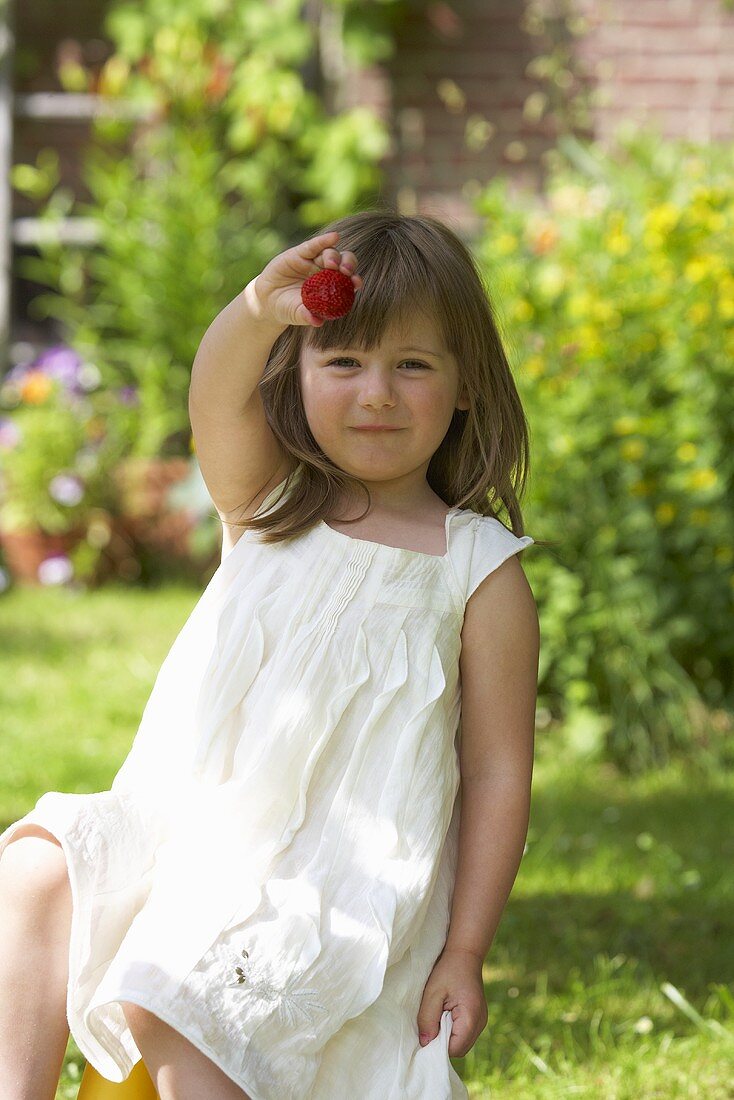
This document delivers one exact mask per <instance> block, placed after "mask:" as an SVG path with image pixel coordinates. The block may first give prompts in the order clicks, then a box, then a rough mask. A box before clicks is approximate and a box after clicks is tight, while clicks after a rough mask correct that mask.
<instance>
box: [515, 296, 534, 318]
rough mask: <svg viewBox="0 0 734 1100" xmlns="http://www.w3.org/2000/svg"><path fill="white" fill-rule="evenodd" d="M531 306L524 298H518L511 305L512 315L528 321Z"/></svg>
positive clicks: (531, 311) (531, 313) (531, 314)
mask: <svg viewBox="0 0 734 1100" xmlns="http://www.w3.org/2000/svg"><path fill="white" fill-rule="evenodd" d="M533 312H534V311H533V307H532V306H531V305H530V302H527V301H525V299H524V298H520V299H518V301H516V302H515V304H514V306H513V307H512V315H513V317H514V318H515V320H517V321H529V320H530V318H531V317H532V316H533Z"/></svg>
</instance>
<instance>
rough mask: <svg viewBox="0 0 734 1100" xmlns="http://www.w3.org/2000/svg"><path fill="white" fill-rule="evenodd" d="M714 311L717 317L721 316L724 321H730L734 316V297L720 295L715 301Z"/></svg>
mask: <svg viewBox="0 0 734 1100" xmlns="http://www.w3.org/2000/svg"><path fill="white" fill-rule="evenodd" d="M716 312H717V313H718V314H719V317H723V319H724V320H725V321H730V320H731V319H732V317H734V298H728V297H723V296H722V297H721V298H719V300H718V302H717V303H716Z"/></svg>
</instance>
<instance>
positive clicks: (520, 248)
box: [478, 134, 734, 768]
mask: <svg viewBox="0 0 734 1100" xmlns="http://www.w3.org/2000/svg"><path fill="white" fill-rule="evenodd" d="M570 148H571V152H575V153H576V155H577V156H578V168H575V167H571V166H569V164H568V163H567V162H563V161H560V160H559V161H558V162H557V163H556V164H555V166H554V168H553V171H552V172H551V173H550V178H549V180H548V181H547V184H546V187H547V192H546V196H545V197H541V198H538V197H537V196H534V195H532V196H530V195H528V196H524V195H519V196H513V197H510V195H509V191H508V187H507V185H506V182H505V181H504V180H499V179H498V180H496V181H494V182H493V184H492V185H491V186H490V187H489V188H488V189H487V191H486V192H485V193H484V194H483V195H482V196H481V197H480V198H479V200H478V209H479V210H480V211H481V213H482V214H483V215H484V216H485V217H486V218H487V220H488V231H487V233H486V236H485V237H484V238H483V240H482V241H481V242H480V244H479V253H480V255H481V259H482V261H483V264H484V267H485V269H486V272H487V281H488V284H489V285H490V287H491V289H492V291H493V292H494V297H495V300H496V302H497V306H498V310H499V311H500V312H501V313H502V314H503V316H501V318H500V320H501V324H502V326H503V328H504V329H506V331H507V339H508V342H509V345H510V347H511V349H512V354H513V357H514V359H515V360H516V365H517V366H516V374H517V380H518V385H519V386H520V388H521V391H522V394H523V400H524V404H525V408H526V410H527V413H528V419H529V421H530V424H531V427H532V438H531V443H532V447H531V454H532V467H533V468H532V471H531V483H530V484H531V489H532V494H531V495H532V502H533V503H532V520H530V519H529V520H528V530H529V531H530V533H531V534H535V535H539V536H540V537H541V538H548V539H551V540H553V541H554V542H555V551H554V555H553V556H551V555H546V556H543V555H537V556H536V558H535V559H534V566H533V581H534V583H535V584H536V585H537V592H538V596H539V600H540V603H541V605H542V608H543V617H544V618H543V635H544V645H543V653H542V658H541V659H542V661H543V664H542V665H541V670H540V672H541V683H542V692H541V704H542V705H541V713H542V712H543V711H545V712H546V714H547V715H550V714H551V713H554V714H555V715H556V716H557V717H558V718H560V719H562V720H563V721H564V724H565V728H566V729H567V730H568V731H575V733H573V736H575V737H577V738H578V742H579V744H583V745H585V746H586V747H587V748H589V749H602V748H604V749H606V751H607V752H609V754H610V755H611V756H612V757H614V758H615V759H616V760H617V761H618V762H619V763H620V764H621V765H625V766H628V767H631V768H635V767H644V766H646V765H649V764H650V763H652V762H658V761H663V760H665V759H666V757H667V756H668V755H669V754H670V753H671V752H672V751H673V750H674V749H675V748H676V746H678V747H681V748H684V747H685V746H687V745H689V744H690V743H691V741H692V739H693V738H694V737H698V739H699V743H700V744H706V739H707V738H710V737H711V735H712V725H713V724H715V723H717V722H720V721H722V720H724V716H725V713H726V709H727V708H728V709H729V710H731V707H732V703H733V702H734V698H733V696H732V691H733V686H734V681H733V680H732V677H731V654H732V652H733V651H734V616H733V615H732V611H733V610H734V607H733V604H734V569H733V565H734V551H733V550H732V546H733V544H734V510H733V509H732V501H733V500H734V492H733V490H734V189H733V188H732V181H731V168H730V158H731V149H730V147H723V148H718V147H716V146H712V147H709V148H705V147H697V146H694V145H690V144H688V143H683V142H680V143H673V142H665V141H661V140H660V139H659V138H657V139H656V138H655V137H650V135H645V134H638V135H636V136H634V135H633V137H632V138H631V139H630V138H625V136H624V135H623V134H622V135H621V142H620V146H619V148H618V149H617V150H616V151H613V153H612V155H610V156H607V157H600V156H597V155H596V153H595V151H594V150H593V148H592V149H588V150H587V149H581V148H580V147H577V148H575V149H574V147H570ZM553 557H555V559H556V560H555V561H554V560H553ZM699 718H700V719H701V721H700V722H699ZM725 726H726V728H730V727H731V723H730V722H729V723H728V725H726V722H725Z"/></svg>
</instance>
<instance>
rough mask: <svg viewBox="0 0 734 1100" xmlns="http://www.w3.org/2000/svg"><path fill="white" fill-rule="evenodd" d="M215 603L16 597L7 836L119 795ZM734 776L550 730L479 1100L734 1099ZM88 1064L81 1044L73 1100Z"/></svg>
mask: <svg viewBox="0 0 734 1100" xmlns="http://www.w3.org/2000/svg"><path fill="white" fill-rule="evenodd" d="M198 594H199V593H198V592H197V591H195V590H194V589H193V588H191V587H185V586H182V585H167V586H164V587H161V588H160V589H157V590H148V591H145V590H142V589H132V590H128V589H124V588H117V587H107V588H105V589H103V590H101V591H99V592H94V593H80V594H78V593H74V592H71V591H69V590H63V589H50V590H38V591H34V590H21V589H18V588H16V589H13V590H11V591H10V592H7V593H5V594H4V595H3V596H2V598H0V637H2V638H3V639H4V648H5V654H4V659H3V676H2V679H1V680H0V709H1V711H2V715H3V724H2V759H3V768H2V773H1V774H0V826H2V827H4V826H5V825H6V824H7V823H9V822H10V821H13V820H15V819H16V818H18V817H20V816H21V815H22V814H23V813H25V812H26V811H27V810H28V809H30V808H31V807H32V805H33V804H34V802H35V800H36V799H37V798H38V797H39V796H40V795H41V794H42V793H43V792H44V791H48V790H58V791H75V792H79V791H97V790H104V789H107V788H108V787H109V784H110V782H111V780H112V777H113V776H114V774H115V771H116V769H117V768H118V767H119V764H120V763H121V762H122V759H123V758H124V756H125V753H126V751H127V749H128V747H129V744H130V742H131V740H132V737H133V735H134V733H135V731H136V729H137V725H138V722H139V719H140V715H141V713H142V709H143V706H144V704H145V701H146V699H147V697H148V694H149V692H150V689H151V687H152V684H153V681H154V679H155V675H156V672H157V669H158V667H159V666H160V663H161V661H162V660H163V657H164V656H165V654H166V652H167V651H168V649H169V647H170V645H171V643H172V642H173V640H174V638H175V636H176V634H177V632H178V630H179V629H180V628H181V626H182V625H183V623H184V621H185V619H186V617H187V615H188V614H189V612H190V610H191V609H192V607H193V606H194V604H195V602H196V600H197V597H198ZM733 810H734V777H733V776H732V775H731V774H717V773H716V772H711V771H710V769H709V770H703V769H696V768H692V767H690V766H687V767H682V766H674V767H673V766H671V767H670V768H668V769H667V770H666V771H664V772H659V773H657V774H655V775H651V776H648V777H644V778H635V779H629V778H626V777H624V776H622V775H620V774H619V773H618V772H617V771H616V770H615V769H613V768H610V767H608V766H605V765H600V764H589V763H583V762H579V761H575V760H573V759H569V758H567V757H564V756H562V755H561V754H560V752H559V750H558V747H557V745H556V744H554V739H553V735H552V734H547V733H546V734H539V735H538V745H537V764H536V769H535V776H534V799H533V809H532V816H531V823H530V831H529V835H528V843H527V848H526V852H525V855H524V858H523V861H522V865H521V867H520V871H519V874H518V878H517V882H516V885H515V889H514V891H513V893H512V896H511V898H510V901H509V903H508V905H507V908H506V910H505V913H504V916H503V920H502V923H501V925H500V929H499V932H498V934H497V937H496V939H495V942H494V944H493V946H492V950H491V952H490V954H489V956H488V959H487V962H486V964H485V977H486V993H487V1000H488V1005H489V1022H488V1025H487V1028H486V1030H485V1032H484V1034H483V1035H482V1036H481V1038H480V1039H479V1040H478V1042H477V1043H476V1045H475V1046H474V1048H473V1050H472V1051H470V1052H469V1054H468V1055H467V1056H466V1057H465V1058H463V1059H456V1060H455V1062H454V1064H455V1066H456V1068H457V1070H458V1071H459V1072H460V1073H461V1075H462V1077H463V1078H464V1080H465V1081H466V1083H467V1086H468V1088H469V1092H470V1095H471V1097H472V1100H476V1098H479V1097H482V1098H484V1097H491V1098H492V1100H495V1098H505V1097H513V1098H517V1100H536V1098H537V1100H546V1098H550V1097H567V1096H573V1097H589V1098H594V1100H612V1098H614V1100H641V1098H653V1097H655V1098H657V1097H660V1098H661V1100H663V1098H664V1100H678V1098H680V1100H684V1098H685V1100H696V1098H700V1100H724V1098H731V1097H734V1085H733V1084H732V1081H733V1080H734V1073H733V1072H732V1069H733V1067H734V987H733V986H732V984H731V982H732V975H733V974H734V877H733V876H732V874H731V871H730V868H731V866H732V864H733V862H734V836H733V834H732V829H731V822H732V820H734V812H733ZM83 1064H84V1060H83V1058H82V1056H81V1055H80V1053H79V1051H78V1049H77V1048H76V1045H75V1043H74V1041H73V1039H70V1041H69V1046H68V1050H67V1055H66V1061H65V1068H64V1074H63V1077H62V1080H61V1082H60V1085H59V1091H58V1094H57V1100H62V1098H63V1100H73V1098H74V1097H76V1093H77V1089H78V1082H79V1077H80V1074H81V1069H82V1067H83Z"/></svg>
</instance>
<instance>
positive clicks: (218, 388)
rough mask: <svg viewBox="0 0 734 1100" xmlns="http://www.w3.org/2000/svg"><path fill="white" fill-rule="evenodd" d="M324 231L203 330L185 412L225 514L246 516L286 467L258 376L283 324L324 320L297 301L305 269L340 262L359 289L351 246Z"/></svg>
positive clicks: (282, 257)
mask: <svg viewBox="0 0 734 1100" xmlns="http://www.w3.org/2000/svg"><path fill="white" fill-rule="evenodd" d="M337 238H338V234H337V233H335V232H333V233H324V234H322V235H321V236H318V237H314V238H313V239H311V240H308V241H305V242H304V243H303V244H299V245H296V246H295V247H293V248H289V249H287V250H286V251H285V252H282V253H280V254H279V255H278V256H276V257H274V259H272V260H271V261H270V263H269V264H268V265H267V266H266V267H265V268H264V269H263V271H262V272H261V273H260V274H259V275H257V276H256V278H254V279H252V280H251V282H249V283H248V284H247V286H246V287H245V288H244V290H243V291H241V292H240V293H239V294H238V295H237V297H236V298H234V299H233V300H232V301H231V302H230V303H229V304H228V305H226V306H225V307H224V309H223V310H222V311H221V312H220V313H218V314H217V316H216V317H215V318H214V320H213V321H212V323H211V324H210V325H209V328H208V329H207V330H206V332H205V333H204V336H203V337H202V340H201V343H200V344H199V348H198V350H197V352H196V356H195V358H194V363H193V367H192V370H191V384H190V386H189V419H190V421H191V429H192V432H193V435H194V443H195V446H196V455H197V459H198V461H199V466H200V468H201V473H202V477H203V478H204V481H205V483H206V486H207V489H208V490H209V493H210V495H211V498H212V500H213V502H214V505H215V507H216V509H217V511H218V513H219V515H220V516H221V518H222V520H223V521H225V520H226V519H243V518H245V517H246V516H247V515H248V514H249V512H250V511H254V510H255V509H256V508H257V506H258V504H259V503H260V501H261V499H263V497H264V494H265V493H267V492H269V491H270V489H272V488H273V487H274V486H275V485H276V484H277V483H278V481H281V480H282V479H283V478H284V477H285V476H286V474H287V473H288V463H287V460H286V458H287V456H286V455H285V453H284V452H283V448H282V447H281V445H280V443H279V442H278V440H277V439H276V438H275V436H274V435H273V433H272V431H271V429H270V426H269V425H268V423H267V419H266V417H265V411H264V409H263V405H262V401H261V398H260V391H259V389H258V383H259V381H260V379H261V377H262V373H263V370H264V369H265V365H266V363H267V361H268V358H269V356H270V352H271V350H272V347H273V344H274V343H275V341H276V340H277V338H278V336H279V335H280V334H281V333H282V332H283V331H284V330H285V328H286V327H287V326H288V325H313V326H316V327H317V326H319V325H321V324H323V323H324V321H323V319H322V318H320V317H318V316H316V315H315V314H313V313H311V312H310V310H308V309H307V308H306V306H305V305H304V304H303V302H302V301H301V287H302V285H303V283H304V282H305V280H306V279H307V278H308V277H309V275H313V274H315V273H316V272H317V271H321V270H323V268H324V267H331V268H335V269H339V268H341V270H342V271H345V273H348V274H349V275H350V276H351V277H352V280H353V282H354V286H355V290H357V289H359V287H360V286H361V283H362V280H361V279H360V277H359V275H355V274H353V272H354V270H355V268H356V259H355V257H354V254H353V253H351V252H345V253H343V254H342V253H339V252H338V251H337V250H336V249H335V248H334V247H332V246H333V245H334V244H335V243H336V240H337Z"/></svg>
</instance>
